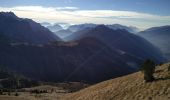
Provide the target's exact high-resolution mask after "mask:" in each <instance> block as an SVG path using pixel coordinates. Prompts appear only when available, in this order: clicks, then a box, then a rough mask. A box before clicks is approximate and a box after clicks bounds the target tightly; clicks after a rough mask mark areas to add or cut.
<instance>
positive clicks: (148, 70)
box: [141, 59, 155, 82]
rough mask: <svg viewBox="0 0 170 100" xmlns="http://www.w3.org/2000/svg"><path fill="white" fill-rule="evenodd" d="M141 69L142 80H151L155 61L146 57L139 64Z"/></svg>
mask: <svg viewBox="0 0 170 100" xmlns="http://www.w3.org/2000/svg"><path fill="white" fill-rule="evenodd" d="M141 70H142V72H143V73H144V80H145V81H146V82H151V81H153V80H154V77H153V73H154V71H155V63H154V62H153V61H152V60H150V59H148V60H146V61H145V62H144V63H143V65H142V66H141Z"/></svg>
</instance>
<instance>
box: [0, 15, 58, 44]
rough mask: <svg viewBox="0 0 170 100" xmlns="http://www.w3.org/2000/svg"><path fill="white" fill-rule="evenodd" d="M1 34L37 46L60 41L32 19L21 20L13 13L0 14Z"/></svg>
mask: <svg viewBox="0 0 170 100" xmlns="http://www.w3.org/2000/svg"><path fill="white" fill-rule="evenodd" d="M0 34H4V35H6V36H7V37H9V38H10V39H11V40H13V41H15V42H27V43H36V44H37V43H48V42H49V41H59V40H60V38H59V37H57V36H56V35H54V34H53V33H52V32H51V31H49V30H48V29H47V28H45V27H43V26H41V25H40V24H38V23H36V22H34V21H33V20H31V19H23V18H19V17H17V16H16V15H15V14H14V13H12V12H0Z"/></svg>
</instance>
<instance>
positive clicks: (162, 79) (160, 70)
mask: <svg viewBox="0 0 170 100" xmlns="http://www.w3.org/2000/svg"><path fill="white" fill-rule="evenodd" d="M168 65H169V64H164V65H162V66H158V67H157V69H156V71H155V75H154V76H155V77H156V80H155V81H154V82H151V83H145V82H144V80H143V74H142V73H141V72H137V73H134V74H130V75H127V76H124V77H119V78H115V79H112V80H108V81H104V82H101V83H99V84H96V85H93V86H90V87H88V88H85V89H83V90H80V91H78V92H75V93H67V90H66V89H64V88H61V87H56V86H55V87H54V86H48V85H45V86H39V87H33V88H27V89H26V90H27V91H30V90H34V89H40V90H43V89H45V90H51V89H54V90H55V91H57V92H53V93H43V94H38V95H36V94H30V93H29V92H20V93H19V94H20V95H19V96H17V97H16V96H14V94H13V95H12V96H7V95H1V96H0V100H170V72H169V71H168ZM64 86H65V85H64ZM76 86H77V85H76ZM65 87H66V86H65ZM73 87H74V85H73Z"/></svg>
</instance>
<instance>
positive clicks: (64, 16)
mask: <svg viewBox="0 0 170 100" xmlns="http://www.w3.org/2000/svg"><path fill="white" fill-rule="evenodd" d="M0 11H13V12H14V13H15V14H16V15H17V16H19V17H24V18H31V19H34V20H36V21H39V22H42V21H48V22H53V23H54V22H66V23H71V24H78V23H97V24H113V23H119V24H124V25H132V26H138V27H141V28H147V27H151V26H159V25H164V24H165V25H166V24H170V16H161V15H153V14H148V13H139V12H134V11H116V10H81V9H79V8H77V7H42V6H16V7H0Z"/></svg>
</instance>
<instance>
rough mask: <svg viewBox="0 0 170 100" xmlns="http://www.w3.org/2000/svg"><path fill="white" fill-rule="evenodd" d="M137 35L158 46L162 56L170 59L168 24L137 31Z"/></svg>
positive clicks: (169, 29)
mask: <svg viewBox="0 0 170 100" xmlns="http://www.w3.org/2000/svg"><path fill="white" fill-rule="evenodd" d="M138 35H139V36H141V37H143V38H145V39H147V40H148V41H149V42H151V43H152V44H154V45H155V46H156V47H158V48H159V49H160V50H161V51H162V53H163V54H164V56H165V57H166V58H167V59H168V60H170V44H169V43H170V39H169V38H170V26H160V27H152V28H149V29H147V30H145V31H142V32H139V33H138Z"/></svg>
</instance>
